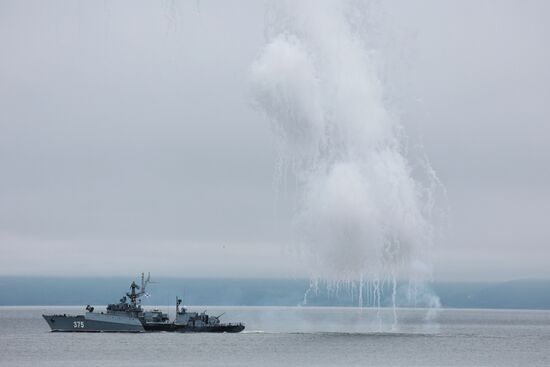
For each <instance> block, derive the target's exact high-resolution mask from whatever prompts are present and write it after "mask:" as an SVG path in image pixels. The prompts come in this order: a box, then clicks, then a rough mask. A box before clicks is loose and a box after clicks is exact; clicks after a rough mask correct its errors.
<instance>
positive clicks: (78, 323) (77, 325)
mask: <svg viewBox="0 0 550 367" xmlns="http://www.w3.org/2000/svg"><path fill="white" fill-rule="evenodd" d="M73 327H74V328H75V329H84V321H73Z"/></svg>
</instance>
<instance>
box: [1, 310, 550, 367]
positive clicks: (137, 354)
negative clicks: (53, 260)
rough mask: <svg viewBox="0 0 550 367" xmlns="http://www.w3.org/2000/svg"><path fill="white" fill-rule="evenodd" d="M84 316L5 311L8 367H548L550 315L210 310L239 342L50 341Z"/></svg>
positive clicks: (197, 338)
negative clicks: (55, 328) (68, 320)
mask: <svg viewBox="0 0 550 367" xmlns="http://www.w3.org/2000/svg"><path fill="white" fill-rule="evenodd" d="M96 309H99V308H96ZM162 309H164V310H166V311H170V312H171V316H173V313H174V310H172V309H169V308H167V307H162ZM191 309H192V310H198V311H202V309H204V308H200V307H192V308H191ZM82 311H83V309H82V307H0V366H174V365H186V366H243V365H246V366H550V311H509V310H505V311H500V310H441V311H439V312H438V313H437V314H436V315H427V314H426V311H422V310H420V311H419V310H406V309H405V310H403V309H401V310H397V320H398V322H397V325H396V324H395V323H394V315H393V312H392V310H382V311H379V312H377V311H376V310H373V309H353V308H306V307H304V308H299V307H288V308H285V307H208V312H210V313H212V314H218V313H222V312H227V313H226V314H225V315H224V316H223V317H222V320H223V321H225V322H231V321H243V322H244V323H246V331H245V332H243V333H241V334H177V333H146V334H110V333H81V334H80V333H51V332H49V329H48V326H47V324H46V322H45V321H44V320H43V319H42V318H41V314H42V313H80V312H82Z"/></svg>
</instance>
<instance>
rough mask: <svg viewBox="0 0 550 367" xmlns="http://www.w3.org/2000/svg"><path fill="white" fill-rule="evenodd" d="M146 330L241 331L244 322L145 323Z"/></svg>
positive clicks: (179, 331) (180, 331) (190, 331)
mask: <svg viewBox="0 0 550 367" xmlns="http://www.w3.org/2000/svg"><path fill="white" fill-rule="evenodd" d="M143 327H144V328H145V330H146V331H169V332H178V333H239V332H241V331H243V330H244V325H242V324H220V325H210V326H202V327H198V326H189V325H178V324H174V323H154V324H153V323H145V324H144V325H143Z"/></svg>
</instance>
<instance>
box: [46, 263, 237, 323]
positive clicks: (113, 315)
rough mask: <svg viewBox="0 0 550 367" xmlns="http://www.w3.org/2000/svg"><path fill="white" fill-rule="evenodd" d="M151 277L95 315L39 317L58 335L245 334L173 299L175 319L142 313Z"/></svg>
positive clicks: (88, 310) (88, 312) (158, 313)
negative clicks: (108, 333) (109, 333)
mask: <svg viewBox="0 0 550 367" xmlns="http://www.w3.org/2000/svg"><path fill="white" fill-rule="evenodd" d="M150 279H151V276H150V275H148V276H147V279H145V276H144V274H143V273H142V274H141V286H139V285H137V284H136V282H132V284H131V285H130V292H127V293H126V295H125V296H124V297H122V298H121V299H120V300H119V302H118V303H114V304H110V305H108V306H107V308H106V311H105V312H96V311H95V309H94V307H92V306H90V305H87V306H86V313H85V314H84V315H67V314H63V315H42V317H43V318H44V320H46V322H47V323H48V325H49V326H50V329H51V331H57V332H126V333H143V332H155V331H170V332H180V333H201V332H202V333H205V332H206V333H238V332H241V331H243V330H244V325H243V324H242V323H233V324H232V323H228V324H226V323H221V322H220V317H221V316H222V315H223V314H222V315H219V316H212V315H208V314H206V311H204V312H202V313H198V312H188V311H187V309H186V308H185V307H182V306H181V303H182V300H181V299H180V298H177V297H176V317H175V319H174V320H170V318H169V316H168V314H166V313H163V312H161V311H160V310H158V309H153V310H150V311H148V310H145V309H143V308H142V307H141V297H142V296H144V295H146V293H145V289H146V287H147V284H148V283H149V281H150Z"/></svg>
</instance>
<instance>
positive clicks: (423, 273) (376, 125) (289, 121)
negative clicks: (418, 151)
mask: <svg viewBox="0 0 550 367" xmlns="http://www.w3.org/2000/svg"><path fill="white" fill-rule="evenodd" d="M356 5H357V2H335V1H300V2H290V1H289V2H277V3H276V4H275V5H273V6H272V7H270V8H269V10H268V12H267V17H266V19H267V26H266V38H267V44H266V45H265V47H264V48H263V49H262V51H261V53H260V54H259V56H258V57H257V59H256V60H255V62H254V63H253V65H252V67H251V84H252V89H253V93H254V98H255V100H256V102H257V104H258V106H259V108H260V109H262V110H263V111H265V113H266V114H267V116H268V117H269V119H270V120H271V122H272V126H273V130H274V132H275V134H276V136H277V138H278V144H279V146H280V152H281V162H282V167H283V168H282V169H281V172H284V171H285V170H287V169H288V170H291V171H292V173H293V175H294V176H295V177H296V182H297V189H298V191H299V202H298V204H297V207H296V214H295V218H294V225H295V229H296V233H297V235H298V239H299V243H300V249H301V252H302V254H303V256H304V258H305V259H306V260H307V265H308V266H309V269H310V273H311V277H312V286H311V288H310V291H309V292H315V290H316V289H318V287H319V285H320V284H322V285H324V286H326V287H328V288H329V289H331V288H341V287H344V288H347V289H348V291H350V292H353V293H354V294H355V296H356V299H357V302H358V304H359V305H360V306H363V305H365V304H369V305H374V306H378V307H380V306H381V304H382V302H383V300H382V298H383V297H384V295H383V294H382V291H383V289H388V286H389V290H390V292H391V295H390V299H391V304H392V305H393V306H394V308H395V306H396V305H397V304H398V299H401V298H403V299H405V298H406V299H407V301H406V302H404V303H405V304H407V305H411V304H416V305H421V306H428V307H436V306H438V304H439V301H438V298H437V297H436V296H435V295H432V294H431V293H430V292H429V291H428V288H427V287H426V285H425V284H426V283H425V282H426V280H428V279H430V277H431V268H430V265H429V264H430V261H429V254H430V252H431V247H432V244H433V226H432V224H431V223H432V221H431V212H432V208H433V205H434V202H433V187H434V186H435V185H436V184H437V179H436V176H435V175H434V174H433V170H431V168H430V167H429V165H426V166H425V167H426V172H425V173H426V175H425V176H426V177H428V180H427V181H426V182H424V183H423V182H421V181H420V180H419V179H417V178H415V177H413V172H412V168H411V165H410V163H409V161H408V159H407V157H406V154H405V149H404V144H403V134H402V131H401V126H400V125H399V124H398V122H397V121H396V120H395V119H394V118H393V117H392V115H391V113H390V112H389V111H388V109H387V108H386V106H385V103H384V94H383V85H382V83H381V80H380V78H379V76H378V65H379V56H378V54H377V52H376V51H375V50H372V49H369V47H368V39H365V37H366V36H368V32H367V33H365V24H366V23H367V22H365V17H364V16H365V14H364V13H363V12H362V11H361V9H360V8H359V7H357V6H356ZM283 176H284V175H283V174H281V177H283ZM400 280H402V281H403V280H404V281H406V282H407V284H408V286H407V287H406V290H404V291H403V292H402V294H401V293H400V292H399V289H398V288H400V287H399V286H398V285H399V283H398V281H400ZM401 288H402V287H401ZM306 298H307V294H306ZM306 301H307V299H306ZM394 320H395V322H396V320H397V316H395V318H394Z"/></svg>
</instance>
